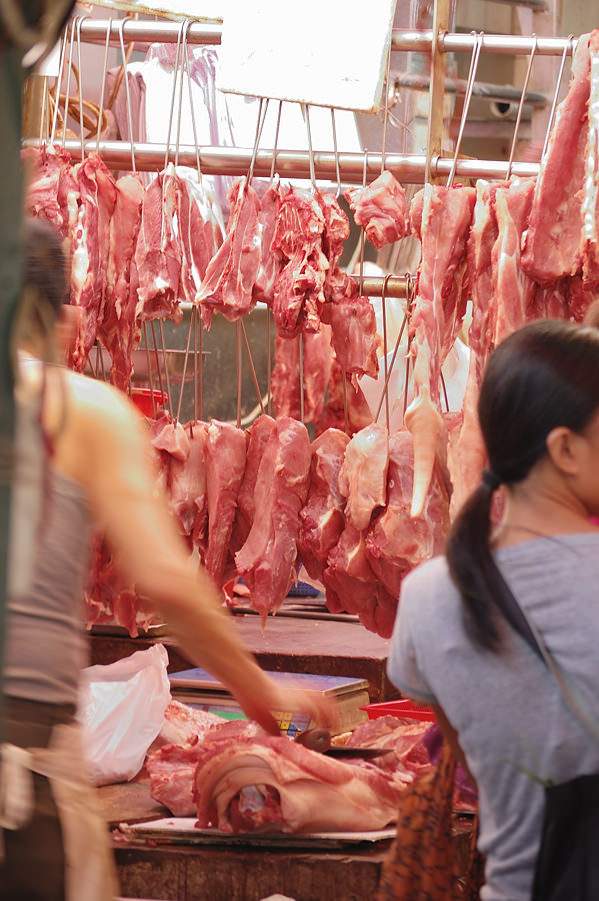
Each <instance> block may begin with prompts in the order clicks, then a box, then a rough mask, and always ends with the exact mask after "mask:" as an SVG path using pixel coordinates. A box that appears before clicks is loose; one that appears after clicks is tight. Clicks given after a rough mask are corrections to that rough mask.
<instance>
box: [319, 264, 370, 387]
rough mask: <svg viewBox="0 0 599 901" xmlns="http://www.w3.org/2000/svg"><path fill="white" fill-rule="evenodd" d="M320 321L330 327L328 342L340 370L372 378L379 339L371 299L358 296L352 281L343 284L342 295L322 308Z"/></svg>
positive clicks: (356, 288)
mask: <svg viewBox="0 0 599 901" xmlns="http://www.w3.org/2000/svg"><path fill="white" fill-rule="evenodd" d="M322 318H323V322H327V323H329V324H330V326H331V343H332V345H333V349H334V351H335V355H336V357H337V360H338V361H339V364H340V366H341V368H342V369H343V370H344V371H345V372H347V373H349V374H351V375H370V376H372V378H375V377H376V375H377V374H378V371H379V361H378V352H379V349H380V347H381V339H380V337H379V335H378V334H377V330H376V314H375V311H374V307H373V305H372V302H371V300H370V298H369V297H361V296H360V295H359V294H358V287H357V285H356V283H355V282H354V281H351V280H349V281H346V282H345V293H343V294H337V295H336V299H335V301H334V302H329V303H327V304H326V305H325V309H324V310H323V313H322Z"/></svg>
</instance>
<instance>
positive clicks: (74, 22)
mask: <svg viewBox="0 0 599 901" xmlns="http://www.w3.org/2000/svg"><path fill="white" fill-rule="evenodd" d="M78 19H79V16H75V17H74V18H73V19H72V21H71V39H70V43H69V71H68V77H67V83H66V85H65V94H64V121H63V124H62V146H63V149H64V147H65V144H66V135H67V120H68V117H69V100H70V92H71V75H72V72H73V48H74V46H75V28H76V25H77V20H78ZM59 89H60V88H59ZM56 102H57V103H58V97H57V99H56Z"/></svg>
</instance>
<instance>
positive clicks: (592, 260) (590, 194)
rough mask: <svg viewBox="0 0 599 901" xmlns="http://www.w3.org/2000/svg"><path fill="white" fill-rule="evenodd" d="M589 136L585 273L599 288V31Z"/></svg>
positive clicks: (594, 40) (593, 43) (593, 47)
mask: <svg viewBox="0 0 599 901" xmlns="http://www.w3.org/2000/svg"><path fill="white" fill-rule="evenodd" d="M589 51H590V87H589V105H588V120H589V127H588V135H587V146H586V149H585V160H586V171H585V179H584V196H583V200H582V271H583V276H584V284H585V286H586V287H596V286H597V285H598V284H599V30H595V31H592V32H591V36H590V40H589Z"/></svg>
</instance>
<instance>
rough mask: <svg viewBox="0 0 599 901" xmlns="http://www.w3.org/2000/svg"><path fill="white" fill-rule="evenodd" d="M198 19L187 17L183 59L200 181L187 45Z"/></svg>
mask: <svg viewBox="0 0 599 901" xmlns="http://www.w3.org/2000/svg"><path fill="white" fill-rule="evenodd" d="M197 21H198V20H197V19H194V18H191V17H190V18H188V19H185V23H184V24H185V25H186V28H185V32H184V35H183V61H184V65H185V70H186V73H187V91H188V95H189V109H190V111H191V127H192V130H193V142H194V146H195V152H196V166H197V170H198V182H200V181H201V180H202V167H201V164H200V147H199V142H198V130H197V126H196V117H195V109H194V102H193V94H192V92H191V70H190V67H189V55H188V46H187V38H188V35H189V29H190V27H191V25H192V24H193V23H194V22H197ZM181 77H183V76H181Z"/></svg>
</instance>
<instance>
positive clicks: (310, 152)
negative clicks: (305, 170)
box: [300, 103, 316, 194]
mask: <svg viewBox="0 0 599 901" xmlns="http://www.w3.org/2000/svg"><path fill="white" fill-rule="evenodd" d="M300 105H301V109H302V114H303V116H304V121H305V123H306V134H307V135H308V161H309V163H310V182H311V183H312V193H313V194H315V193H316V173H315V168H314V150H313V148H312V129H311V128H310V111H309V108H308V104H307V103H302V104H300Z"/></svg>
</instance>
